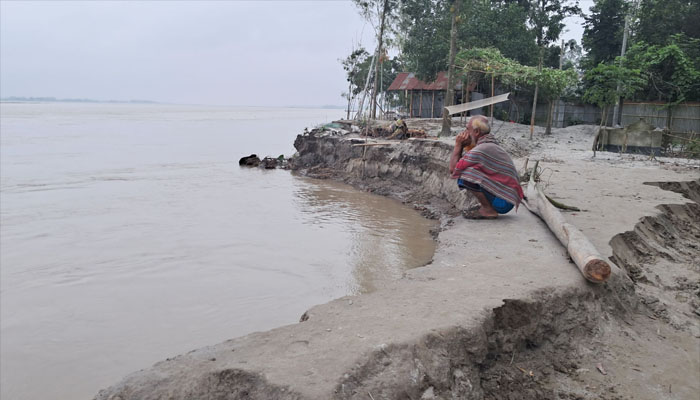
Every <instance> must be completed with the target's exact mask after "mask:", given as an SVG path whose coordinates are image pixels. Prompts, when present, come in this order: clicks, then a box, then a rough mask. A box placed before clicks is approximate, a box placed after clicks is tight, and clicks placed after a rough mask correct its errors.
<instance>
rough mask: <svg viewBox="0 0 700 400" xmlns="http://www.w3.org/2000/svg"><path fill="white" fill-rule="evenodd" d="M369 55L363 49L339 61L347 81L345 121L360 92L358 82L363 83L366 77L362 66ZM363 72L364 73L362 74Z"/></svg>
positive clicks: (348, 117)
mask: <svg viewBox="0 0 700 400" xmlns="http://www.w3.org/2000/svg"><path fill="white" fill-rule="evenodd" d="M368 56H369V53H367V50H365V49H364V48H363V47H360V48H359V49H357V50H354V51H353V52H352V53H350V55H349V56H347V57H346V58H345V59H344V60H339V61H340V63H341V64H342V65H343V69H344V70H345V72H346V73H347V81H348V92H347V94H346V96H347V99H348V115H347V119H350V108H351V107H350V106H351V104H352V100H353V99H354V98H355V96H356V95H357V94H358V93H359V92H360V91H361V89H360V82H364V79H366V77H367V71H366V70H365V71H363V69H362V65H363V64H366V61H367V59H368ZM363 72H364V73H363Z"/></svg>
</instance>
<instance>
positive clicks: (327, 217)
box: [0, 103, 435, 400]
mask: <svg viewBox="0 0 700 400" xmlns="http://www.w3.org/2000/svg"><path fill="white" fill-rule="evenodd" d="M1 107H2V109H1V110H0V111H1V114H2V118H1V126H0V129H1V132H2V135H0V151H1V157H0V177H1V181H0V195H1V199H0V218H1V220H0V222H1V223H0V273H1V279H0V285H1V286H0V296H1V299H0V312H1V315H0V317H1V318H0V328H1V332H0V336H1V337H2V340H1V341H0V349H1V357H0V371H1V384H0V388H1V389H0V390H1V392H0V394H1V396H0V397H2V398H3V399H4V398H7V399H18V400H21V399H69V398H70V399H79V398H91V397H92V396H93V395H94V394H95V393H96V392H97V390H99V389H100V388H103V387H106V386H108V385H110V384H112V383H114V382H116V381H117V380H119V379H120V378H122V377H123V376H124V375H126V374H128V373H130V372H134V371H136V370H138V369H140V368H143V367H147V366H150V365H151V364H153V363H155V362H157V361H159V360H162V359H165V358H167V357H171V356H174V355H177V354H180V353H183V352H187V351H189V350H192V349H195V348H198V347H202V346H205V345H208V344H214V343H217V342H220V341H223V340H225V339H229V338H232V337H236V336H240V335H245V334H247V333H251V332H254V331H260V330H267V329H270V328H273V327H276V326H280V325H283V324H290V323H294V322H296V321H298V319H299V317H300V316H301V314H302V313H303V312H304V311H305V310H306V309H308V308H309V307H311V306H313V305H315V304H319V303H323V302H326V301H329V300H331V299H333V298H337V297H340V296H343V295H347V294H354V293H359V292H367V291H372V290H375V289H376V288H378V287H381V286H382V285H384V284H386V283H387V282H389V281H391V280H394V279H397V278H399V277H400V276H401V275H402V273H403V271H405V269H407V268H414V267H418V266H421V265H424V264H426V263H427V262H429V261H430V259H431V257H432V255H433V252H434V250H435V243H434V241H433V240H432V239H431V237H430V234H429V230H430V229H431V228H433V227H434V226H435V225H434V222H431V221H428V220H425V219H424V218H422V217H420V215H419V214H418V213H417V212H415V211H414V210H413V209H411V208H409V207H406V206H403V205H401V204H400V203H398V202H395V201H393V200H390V199H387V198H383V197H379V196H375V195H371V194H367V193H363V192H359V191H356V190H354V189H352V188H350V187H348V186H345V185H341V184H337V183H333V182H329V181H317V180H311V179H306V178H302V177H298V176H295V175H294V174H292V173H290V172H288V171H282V170H272V171H266V170H261V169H257V168H255V169H246V168H241V167H239V166H238V163H237V160H238V158H240V157H242V156H244V155H248V154H251V153H258V154H259V155H261V156H264V155H270V156H278V155H280V154H285V155H291V154H292V153H293V152H294V149H293V148H292V143H293V139H294V137H295V136H296V134H297V133H299V132H301V131H302V130H303V128H304V127H309V128H312V127H313V126H314V125H316V124H318V123H322V122H326V121H330V120H332V119H335V118H340V117H341V116H342V112H341V111H338V110H320V109H278V110H275V111H274V112H269V111H266V110H263V109H257V108H245V107H238V108H232V107H228V108H227V107H196V106H169V105H119V104H109V105H106V104H66V103H63V104H61V103H54V104H9V103H3V104H2V105H1Z"/></svg>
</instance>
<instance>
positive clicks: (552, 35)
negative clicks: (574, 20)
mask: <svg viewBox="0 0 700 400" xmlns="http://www.w3.org/2000/svg"><path fill="white" fill-rule="evenodd" d="M528 3H529V5H528V7H527V12H528V19H529V21H530V24H531V25H532V27H533V30H534V32H535V41H536V43H537V47H538V48H539V63H538V67H539V68H540V69H541V68H542V66H543V61H544V52H545V48H546V46H548V45H549V44H550V43H554V42H556V41H557V40H558V39H559V35H561V31H562V30H563V29H564V19H565V18H566V17H569V16H572V15H577V14H579V13H580V12H581V9H580V8H579V7H578V1H575V2H574V3H573V4H570V2H569V1H567V0H531V1H529V2H528ZM538 91H539V85H538V84H536V85H535V95H534V99H533V101H532V117H531V120H530V139H532V134H533V131H534V128H535V112H536V111H537V94H538ZM550 113H551V107H550ZM548 120H550V121H551V118H548ZM548 129H549V127H548Z"/></svg>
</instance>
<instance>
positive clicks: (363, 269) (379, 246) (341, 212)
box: [295, 181, 435, 294]
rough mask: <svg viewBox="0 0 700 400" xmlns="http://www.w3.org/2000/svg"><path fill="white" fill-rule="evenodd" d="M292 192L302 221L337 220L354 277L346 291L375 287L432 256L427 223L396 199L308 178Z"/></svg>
mask: <svg viewBox="0 0 700 400" xmlns="http://www.w3.org/2000/svg"><path fill="white" fill-rule="evenodd" d="M295 195H296V196H297V197H298V199H299V200H300V201H299V203H300V212H301V214H302V215H304V216H306V217H307V219H306V220H305V222H306V223H309V224H340V225H342V226H343V230H344V231H345V232H346V233H347V234H348V235H349V237H350V243H349V244H350V247H349V248H348V253H347V256H348V263H349V267H350V271H351V272H352V276H353V278H354V279H351V280H348V281H347V284H348V287H347V293H353V294H357V293H367V292H371V291H373V290H376V289H377V288H379V287H382V286H383V285H385V284H386V283H388V282H391V281H394V280H396V279H399V278H400V277H401V276H402V275H403V271H405V270H406V269H408V268H414V267H417V266H422V265H425V264H427V263H428V262H429V261H430V259H431V258H432V255H433V252H434V251H435V244H434V242H433V241H431V240H430V238H429V230H430V228H431V227H432V223H431V222H430V221H427V220H425V219H423V218H420V217H418V216H417V214H415V213H412V212H407V210H406V208H405V206H403V205H401V204H400V203H398V202H392V201H391V200H388V199H386V198H383V197H379V196H373V195H368V194H367V193H363V192H360V191H357V190H354V189H353V188H351V187H348V186H344V185H339V184H333V183H329V182H325V181H314V185H309V186H305V187H303V188H300V189H299V190H298V191H297V192H296V193H295Z"/></svg>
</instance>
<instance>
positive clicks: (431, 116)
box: [430, 90, 435, 118]
mask: <svg viewBox="0 0 700 400" xmlns="http://www.w3.org/2000/svg"><path fill="white" fill-rule="evenodd" d="M430 118H435V91H434V90H433V103H432V104H431V105H430Z"/></svg>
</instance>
